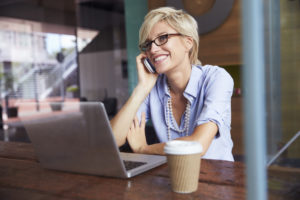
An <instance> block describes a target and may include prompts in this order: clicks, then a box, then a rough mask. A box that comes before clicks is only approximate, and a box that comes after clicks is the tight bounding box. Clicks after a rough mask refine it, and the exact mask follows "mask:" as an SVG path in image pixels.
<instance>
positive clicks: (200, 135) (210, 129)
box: [176, 122, 218, 155]
mask: <svg viewBox="0 0 300 200" xmlns="http://www.w3.org/2000/svg"><path fill="white" fill-rule="evenodd" d="M217 132H218V126H217V125H216V124H215V123H213V122H208V123H205V124H202V125H199V126H197V127H196V128H195V130H194V132H193V134H192V135H190V136H186V137H180V138H177V139H176V140H187V141H197V142H200V143H201V145H202V148H203V151H202V153H201V155H204V154H205V153H206V151H207V150H208V148H209V146H210V144H211V142H212V141H213V139H214V137H215V136H216V134H217Z"/></svg>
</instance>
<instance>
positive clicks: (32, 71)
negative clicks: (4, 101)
mask: <svg viewBox="0 0 300 200" xmlns="http://www.w3.org/2000/svg"><path fill="white" fill-rule="evenodd" d="M77 67H78V66H77V61H76V50H73V51H72V52H71V53H70V54H68V55H67V56H66V57H65V59H64V61H63V62H62V63H58V64H56V65H55V66H46V67H35V66H33V65H32V64H27V65H23V66H22V67H19V69H20V70H19V71H16V72H14V76H15V77H16V80H18V81H15V82H14V86H13V87H14V91H15V92H14V93H13V94H10V96H12V97H14V98H18V99H39V100H43V99H45V98H48V97H51V96H54V95H55V94H57V93H58V92H57V91H61V90H63V91H62V92H63V94H64V92H65V89H64V88H65V82H66V81H67V82H70V81H68V80H69V79H71V82H74V84H77V70H76V69H77ZM74 77H75V78H74ZM3 88H4V86H3V85H2V89H3ZM8 93H9V91H1V96H2V98H4V97H5V96H6V95H7V94H8ZM60 95H61V92H60V93H58V95H57V96H60Z"/></svg>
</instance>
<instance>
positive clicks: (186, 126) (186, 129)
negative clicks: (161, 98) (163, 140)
mask: <svg viewBox="0 0 300 200" xmlns="http://www.w3.org/2000/svg"><path fill="white" fill-rule="evenodd" d="M168 92H169V94H170V95H171V92H170V88H169V86H168ZM190 113H191V103H190V102H189V101H187V103H186V108H185V116H184V127H183V129H181V130H180V129H179V127H178V128H177V126H176V125H175V119H174V115H173V111H172V100H171V97H170V98H169V99H168V102H167V113H166V114H167V118H166V121H167V136H168V141H170V140H171V139H172V135H171V130H170V127H171V125H170V121H171V123H172V124H173V127H174V128H175V131H177V132H178V133H180V134H181V135H183V133H184V132H185V136H188V134H189V122H190ZM170 119H171V120H170Z"/></svg>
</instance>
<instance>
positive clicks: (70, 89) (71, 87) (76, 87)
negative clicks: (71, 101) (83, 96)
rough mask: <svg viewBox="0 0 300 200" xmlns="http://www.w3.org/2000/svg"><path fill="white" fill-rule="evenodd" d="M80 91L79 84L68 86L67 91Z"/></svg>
mask: <svg viewBox="0 0 300 200" xmlns="http://www.w3.org/2000/svg"><path fill="white" fill-rule="evenodd" d="M77 91H78V86H77V85H71V86H69V87H67V92H73V93H74V92H77Z"/></svg>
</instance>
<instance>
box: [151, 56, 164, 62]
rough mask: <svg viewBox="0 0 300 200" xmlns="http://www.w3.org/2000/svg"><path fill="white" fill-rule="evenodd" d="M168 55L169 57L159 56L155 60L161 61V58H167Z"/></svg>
mask: <svg viewBox="0 0 300 200" xmlns="http://www.w3.org/2000/svg"><path fill="white" fill-rule="evenodd" d="M166 57H167V56H159V57H157V58H155V59H154V61H155V62H156V61H160V60H163V59H165V58H166Z"/></svg>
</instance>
